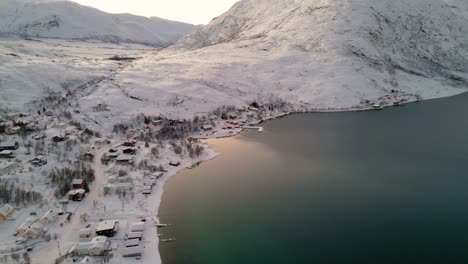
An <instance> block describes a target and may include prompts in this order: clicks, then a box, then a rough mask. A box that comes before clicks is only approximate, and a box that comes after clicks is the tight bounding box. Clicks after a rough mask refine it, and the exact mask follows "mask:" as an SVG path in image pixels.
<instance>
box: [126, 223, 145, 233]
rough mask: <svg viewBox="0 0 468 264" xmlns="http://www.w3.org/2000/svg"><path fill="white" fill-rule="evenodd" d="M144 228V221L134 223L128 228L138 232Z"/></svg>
mask: <svg viewBox="0 0 468 264" xmlns="http://www.w3.org/2000/svg"><path fill="white" fill-rule="evenodd" d="M143 230H145V222H139V223H134V224H133V225H132V227H131V228H130V231H132V232H139V231H143Z"/></svg>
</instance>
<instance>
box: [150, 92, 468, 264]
mask: <svg viewBox="0 0 468 264" xmlns="http://www.w3.org/2000/svg"><path fill="white" fill-rule="evenodd" d="M467 116H468V95H467V94H465V95H462V96H458V97H453V98H448V99H442V100H435V101H428V102H424V103H420V104H413V105H409V106H405V107H398V108H392V109H386V110H384V111H381V112H360V113H333V114H301V115H292V116H289V117H286V118H283V119H279V120H275V121H271V122H268V123H266V124H264V127H265V132H264V133H263V134H259V133H257V132H253V131H252V132H246V133H243V134H242V135H240V136H237V137H235V138H230V139H222V140H212V141H211V144H212V145H213V147H214V148H215V149H216V150H217V151H218V152H221V153H222V155H220V156H218V157H217V158H216V159H214V160H212V161H208V162H205V163H203V164H202V165H201V166H199V167H198V168H196V169H193V170H187V171H185V172H183V173H181V174H179V175H177V176H176V177H174V178H173V179H171V180H170V181H169V182H168V183H167V185H166V187H165V194H164V197H163V203H162V205H161V208H160V217H161V219H162V222H165V223H172V224H174V226H173V227H170V228H167V229H161V230H160V231H159V232H160V233H163V234H165V236H167V237H176V238H177V239H178V240H177V241H176V242H174V243H169V244H164V243H162V245H161V246H160V251H161V254H162V259H163V262H164V263H165V264H185V263H187V264H192V263H193V264H198V263H200V264H201V263H203V264H220V263H222V264H231V263H232V264H234V263H235V264H238V263H320V264H322V263H323V264H334V263H372V264H380V263H392V264H395V263H412V264H413V263H424V264H427V263H441V264H447V263H454V264H458V263H468V117H467Z"/></svg>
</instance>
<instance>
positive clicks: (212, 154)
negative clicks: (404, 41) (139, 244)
mask: <svg viewBox="0 0 468 264" xmlns="http://www.w3.org/2000/svg"><path fill="white" fill-rule="evenodd" d="M465 93H468V91H464V92H460V93H458V94H455V95H448V96H443V97H437V98H429V99H423V100H420V101H417V100H414V101H409V102H407V103H405V104H403V105H400V106H394V105H388V106H384V107H383V109H373V108H372V107H369V108H366V109H351V108H350V109H348V110H323V111H322V110H314V111H291V112H287V113H280V114H277V115H274V116H269V117H268V118H266V119H264V120H259V121H257V122H254V123H251V125H258V124H262V123H266V122H268V121H271V120H276V119H281V118H286V117H288V116H291V115H294V114H327V113H346V112H367V111H379V110H385V109H387V108H392V107H404V106H407V105H412V104H415V103H424V102H426V101H433V100H443V99H446V98H451V97H456V96H459V95H463V94H465ZM244 130H246V129H245V128H243V129H241V130H240V131H238V132H235V133H233V134H228V135H222V136H215V137H206V138H197V139H199V140H201V142H202V143H203V144H205V145H206V146H208V148H206V151H207V152H210V154H209V155H208V156H207V157H204V158H202V159H200V160H193V162H190V165H187V166H184V167H181V168H180V169H179V170H175V171H173V172H172V173H169V174H168V175H167V176H165V177H164V178H163V180H162V182H161V188H162V189H161V193H158V194H157V195H158V196H160V199H159V204H158V205H157V209H156V219H158V221H160V219H159V208H160V206H161V203H162V198H163V195H164V192H165V190H164V187H165V185H166V182H167V181H168V180H170V179H171V178H172V177H175V176H177V175H178V174H179V173H181V172H183V171H185V170H187V169H194V167H193V166H194V165H196V164H202V163H204V162H206V161H210V160H213V159H215V158H216V157H218V155H221V153H217V152H215V151H214V150H213V148H212V147H211V145H210V144H209V143H208V142H207V141H209V140H215V139H226V138H231V137H235V136H238V135H239V134H241V133H242V132H244ZM159 243H160V242H159V241H158V251H157V255H158V257H159V260H160V262H159V263H161V264H162V263H163V262H162V258H161V252H160V251H159Z"/></svg>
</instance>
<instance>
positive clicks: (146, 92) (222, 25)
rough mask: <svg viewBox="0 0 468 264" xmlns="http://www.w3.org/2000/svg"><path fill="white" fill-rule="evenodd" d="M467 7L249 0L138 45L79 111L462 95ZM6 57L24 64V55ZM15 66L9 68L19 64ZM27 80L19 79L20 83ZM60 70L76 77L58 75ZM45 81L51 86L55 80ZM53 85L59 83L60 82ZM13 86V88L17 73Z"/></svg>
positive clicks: (315, 105)
mask: <svg viewBox="0 0 468 264" xmlns="http://www.w3.org/2000/svg"><path fill="white" fill-rule="evenodd" d="M55 4H56V5H58V6H60V5H62V4H64V3H55ZM467 14H468V2H467V1H464V0H411V1H407V0H379V1H377V0H242V1H240V2H238V3H237V4H235V5H234V6H233V7H232V9H231V10H229V11H228V12H226V13H225V14H223V15H221V16H219V17H217V18H215V19H214V20H213V21H212V22H211V23H210V24H208V25H206V26H204V27H201V28H198V29H197V30H196V31H194V32H193V33H192V34H189V35H187V36H185V37H183V38H182V39H180V40H179V41H177V42H176V44H175V45H172V46H170V47H169V48H167V49H164V50H162V51H160V52H158V53H144V52H143V53H136V54H140V55H139V56H138V57H139V58H140V59H139V60H136V61H133V62H132V63H129V64H127V65H126V66H125V67H122V68H119V69H118V71H113V73H112V76H111V78H107V77H106V76H104V78H105V80H106V81H104V82H100V83H99V84H98V85H97V86H96V87H93V88H92V89H91V90H90V91H88V92H83V93H82V94H84V95H85V96H84V97H83V98H82V100H81V102H82V103H81V107H82V109H81V110H82V112H87V113H89V116H90V117H92V118H93V119H94V120H103V119H102V118H103V117H102V113H100V112H93V111H94V110H93V109H96V106H97V105H106V107H107V109H108V110H109V111H108V114H109V113H111V114H109V116H106V117H105V118H126V117H129V116H131V115H134V114H137V113H140V112H145V113H148V114H163V115H170V116H175V117H193V115H194V113H197V112H207V111H210V110H212V109H214V108H216V107H218V106H220V105H227V104H229V105H231V104H234V105H245V104H246V103H249V102H252V101H253V100H257V101H262V100H270V99H272V98H273V99H275V100H276V99H278V98H281V99H283V100H285V101H287V102H289V103H291V104H292V105H294V106H295V107H297V108H299V109H307V110H349V109H352V107H356V106H362V105H363V104H367V105H368V103H363V102H364V101H366V100H371V101H374V100H375V101H378V100H380V99H381V98H383V97H386V96H389V95H395V91H398V92H400V93H399V94H404V95H413V97H412V98H413V99H414V98H416V95H417V96H420V97H422V98H423V99H431V98H439V97H444V96H450V95H455V94H459V93H462V92H466V91H468V15H467ZM13 18H21V19H23V16H18V15H16V16H13ZM0 19H5V18H4V17H3V16H1V17H0ZM10 20H11V18H10ZM73 21H75V22H76V20H73ZM76 23H77V25H78V24H80V23H81V22H80V23H78V22H76ZM82 23H83V24H85V25H88V23H89V24H90V25H91V24H92V25H95V27H98V25H99V24H96V23H97V22H95V21H94V22H90V21H84V22H82ZM2 25H3V24H2ZM109 32H110V31H109ZM134 33H135V34H136V33H138V32H134ZM29 44H31V43H29ZM29 44H28V45H29ZM31 45H32V44H31ZM37 45H39V44H37ZM44 45H45V44H44ZM60 45H62V44H60ZM67 45H68V44H67ZM10 48H12V49H15V50H16V51H15V52H17V53H18V54H21V53H20V51H21V50H17V49H18V48H17V47H15V46H14V45H12V46H11V47H10ZM28 48H29V47H28ZM42 48H44V49H46V50H47V52H49V49H51V48H50V47H49V46H47V47H46V46H42V45H41V49H42ZM56 49H61V48H60V47H53V48H52V50H53V51H54V53H53V54H55V50H56ZM101 51H102V50H101ZM50 52H52V51H50ZM66 52H67V51H64V50H61V51H60V53H59V54H60V56H59V57H60V58H62V57H63V56H65V55H64V54H66ZM74 52H78V53H79V54H80V56H82V57H80V59H74V58H73V59H72V61H73V63H75V64H76V65H80V64H83V63H81V62H80V60H81V58H83V57H84V58H85V59H89V58H106V57H108V56H110V55H111V54H114V55H115V54H118V53H115V52H114V51H111V50H109V51H108V53H109V54H108V56H101V55H98V54H91V55H89V54H82V52H83V51H82V49H76V50H75V51H74ZM89 52H91V51H89ZM28 53H29V52H28ZM126 53H130V51H126ZM0 55H1V54H0ZM0 57H1V56H0ZM4 57H5V58H6V59H5V60H7V61H14V62H15V63H17V64H18V65H22V63H23V62H24V60H23V57H21V56H20V57H11V56H10V57H7V56H4ZM45 57H47V56H45ZM45 57H44V58H45ZM63 58H65V57H63ZM0 60H1V58H0ZM54 60H55V59H54ZM61 61H62V59H61ZM94 61H96V65H94V64H89V63H88V62H84V65H89V66H90V69H91V70H90V71H87V73H86V74H82V73H81V72H78V73H77V75H78V76H87V75H89V74H91V73H92V74H91V75H92V76H93V78H96V76H94V75H96V74H94V71H93V70H92V69H94V67H97V68H99V69H104V70H102V72H103V73H105V72H106V71H107V69H108V68H109V65H107V64H108V62H107V61H100V60H93V62H94ZM97 62H99V63H97ZM103 62H104V63H103ZM50 63H51V64H53V63H54V62H53V61H50ZM63 63H64V72H67V71H66V63H67V61H66V60H64V61H63ZM11 65H12V64H9V65H6V64H5V66H4V67H5V68H6V70H7V69H11V67H13V66H11ZM33 67H34V66H33V65H32V66H31V68H33ZM112 67H113V66H112ZM16 68H18V67H16ZM16 68H15V69H11V70H10V71H9V72H15V71H16V72H19V71H18V70H17V69H16ZM61 68H62V67H61ZM76 69H77V70H79V69H81V68H80V67H77V68H76ZM6 70H5V71H4V72H7V71H6ZM0 72H1V71H0ZM0 75H1V74H0ZM97 75H100V74H97ZM24 76H26V77H25V78H17V79H18V80H22V81H23V82H24V80H25V79H27V78H28V77H27V76H28V75H27V74H26V75H24ZM34 76H36V75H34ZM37 76H39V75H37ZM40 76H42V75H40ZM44 76H46V75H44ZM0 77H1V76H0ZM72 77H73V78H72ZM72 77H69V78H68V79H73V80H77V79H80V78H78V77H77V76H72ZM53 78H54V79H58V80H60V83H65V84H67V83H69V81H68V79H67V80H62V79H63V77H62V75H60V76H58V77H57V76H54V77H53ZM83 78H85V77H83ZM0 79H1V78H0ZM5 79H6V80H9V79H11V75H7V74H5ZM51 79H52V78H51ZM15 80H16V79H15ZM48 82H49V79H47V80H44V82H43V86H44V87H45V86H52V85H48V84H47V83H48ZM82 82H85V83H86V82H87V80H85V79H83V80H81V81H80V83H82ZM3 83H4V84H5V83H7V82H6V81H5V80H4V81H3ZM18 83H19V82H18ZM35 83H37V81H34V82H31V87H33V86H34V84H35ZM75 83H77V82H75ZM10 84H11V85H10ZM0 85H1V82H0ZM17 86H18V87H23V86H22V85H20V84H18V85H17ZM56 86H57V87H56V89H53V90H60V87H61V86H60V85H56ZM8 87H16V86H15V85H14V82H13V81H11V82H9V86H8ZM11 89H13V88H11ZM31 89H32V88H31ZM13 90H14V89H13ZM0 94H1V91H0ZM4 97H5V98H7V97H8V94H5V95H4ZM11 107H13V106H11Z"/></svg>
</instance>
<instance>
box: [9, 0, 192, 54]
mask: <svg viewBox="0 0 468 264" xmlns="http://www.w3.org/2000/svg"><path fill="white" fill-rule="evenodd" d="M194 29H195V26H194V25H190V24H185V23H180V22H175V21H169V20H164V19H160V18H146V17H140V16H134V15H130V14H117V15H116V14H108V13H105V12H102V11H100V10H97V9H94V8H91V7H85V6H81V5H79V4H76V3H74V2H71V1H50V0H49V1H44V0H41V1H37V0H36V1H33V0H2V1H0V32H3V33H14V34H18V35H22V36H29V37H43V38H60V39H79V40H100V41H105V42H113V43H118V42H126V43H139V44H146V45H152V46H156V47H166V46H168V45H170V44H172V43H174V42H175V41H176V40H177V39H179V38H180V37H182V36H184V35H186V34H188V33H190V32H191V31H193V30H194Z"/></svg>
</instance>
